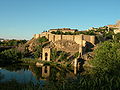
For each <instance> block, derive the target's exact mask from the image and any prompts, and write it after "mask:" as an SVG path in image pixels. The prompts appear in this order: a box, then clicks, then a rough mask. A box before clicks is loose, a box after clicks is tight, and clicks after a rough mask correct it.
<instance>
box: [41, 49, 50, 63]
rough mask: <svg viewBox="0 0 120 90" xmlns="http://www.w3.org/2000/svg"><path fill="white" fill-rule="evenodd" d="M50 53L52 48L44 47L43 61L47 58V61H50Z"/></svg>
mask: <svg viewBox="0 0 120 90" xmlns="http://www.w3.org/2000/svg"><path fill="white" fill-rule="evenodd" d="M50 54H51V50H50V48H48V47H46V48H43V49H42V61H44V60H46V61H50Z"/></svg>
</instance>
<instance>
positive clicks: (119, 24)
mask: <svg viewBox="0 0 120 90" xmlns="http://www.w3.org/2000/svg"><path fill="white" fill-rule="evenodd" d="M107 27H108V30H109V29H110V28H115V30H114V33H115V34H117V33H120V20H118V21H117V22H116V24H114V25H107Z"/></svg>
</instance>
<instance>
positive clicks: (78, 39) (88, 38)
mask: <svg viewBox="0 0 120 90" xmlns="http://www.w3.org/2000/svg"><path fill="white" fill-rule="evenodd" d="M42 36H45V37H46V38H48V40H49V41H52V42H55V41H58V40H71V41H75V42H76V43H77V44H80V45H82V44H83V43H84V41H87V42H90V43H92V44H93V45H94V44H95V36H92V35H83V34H80V35H55V34H51V33H49V32H44V33H42V34H35V36H34V37H35V38H38V37H42Z"/></svg>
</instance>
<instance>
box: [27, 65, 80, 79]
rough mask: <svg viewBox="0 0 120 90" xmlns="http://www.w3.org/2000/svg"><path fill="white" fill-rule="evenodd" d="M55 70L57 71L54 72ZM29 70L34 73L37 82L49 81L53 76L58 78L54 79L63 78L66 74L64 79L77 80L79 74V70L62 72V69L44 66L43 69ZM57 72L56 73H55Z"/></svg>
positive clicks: (32, 68)
mask: <svg viewBox="0 0 120 90" xmlns="http://www.w3.org/2000/svg"><path fill="white" fill-rule="evenodd" d="M53 69H55V70H53ZM29 70H31V71H32V74H33V75H34V76H35V77H36V79H37V80H49V79H50V78H52V76H56V77H53V78H57V79H58V78H61V77H62V75H63V74H62V73H65V76H63V77H64V78H66V79H67V78H75V77H76V75H77V74H79V68H78V67H74V68H73V70H69V69H67V71H66V70H65V71H62V69H61V68H58V67H51V66H42V67H35V66H29ZM53 71H55V72H53Z"/></svg>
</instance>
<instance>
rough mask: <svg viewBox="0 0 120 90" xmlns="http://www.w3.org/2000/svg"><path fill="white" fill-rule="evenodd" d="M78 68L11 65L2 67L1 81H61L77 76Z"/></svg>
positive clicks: (0, 71)
mask: <svg viewBox="0 0 120 90" xmlns="http://www.w3.org/2000/svg"><path fill="white" fill-rule="evenodd" d="M77 74H79V72H78V70H77V68H73V69H66V68H60V67H57V66H42V67H36V66H34V65H21V64H16V65H10V66H4V67H0V83H3V82H8V81H11V80H16V81H17V82H18V83H29V82H33V83H34V84H36V83H38V82H39V83H40V85H42V84H44V82H46V81H60V80H65V79H71V78H76V75H77Z"/></svg>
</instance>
